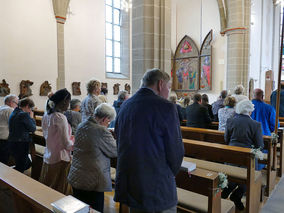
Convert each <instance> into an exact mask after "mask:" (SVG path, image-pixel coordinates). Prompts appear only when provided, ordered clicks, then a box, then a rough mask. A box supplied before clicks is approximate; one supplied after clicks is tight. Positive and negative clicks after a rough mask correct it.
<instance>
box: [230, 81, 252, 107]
mask: <svg viewBox="0 0 284 213" xmlns="http://www.w3.org/2000/svg"><path fill="white" fill-rule="evenodd" d="M232 97H234V98H235V99H236V103H239V102H240V101H242V100H248V97H247V96H245V95H244V86H243V85H241V84H239V85H237V86H236V87H235V89H234V94H233V95H232Z"/></svg>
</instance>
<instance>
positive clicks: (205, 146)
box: [183, 139, 262, 213]
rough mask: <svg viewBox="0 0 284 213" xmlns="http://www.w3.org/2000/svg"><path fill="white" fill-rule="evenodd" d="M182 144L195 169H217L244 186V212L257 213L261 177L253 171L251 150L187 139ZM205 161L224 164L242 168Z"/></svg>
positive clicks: (253, 162)
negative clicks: (195, 164)
mask: <svg viewBox="0 0 284 213" xmlns="http://www.w3.org/2000/svg"><path fill="white" fill-rule="evenodd" d="M183 142H184V148H185V155H186V156H187V157H190V159H189V160H190V161H192V162H195V163H197V167H199V168H203V169H208V170H212V171H216V170H214V169H215V168H216V167H218V171H221V172H224V173H226V174H227V175H228V178H229V181H232V182H236V183H241V184H246V186H247V192H246V212H250V213H257V212H259V208H260V199H259V195H260V192H261V177H262V175H261V172H259V171H255V157H254V154H253V153H251V149H249V148H242V147H235V146H228V145H223V144H216V143H209V142H203V141H196V140H188V139H183ZM209 153H210V154H209ZM198 159H201V160H198ZM207 161H213V162H222V163H225V162H226V163H230V164H233V165H237V166H241V167H244V168H240V167H235V166H230V165H224V164H221V163H213V162H207ZM204 167H208V168H204ZM230 171H231V172H230ZM233 173H234V174H233ZM244 177H246V178H245V179H244Z"/></svg>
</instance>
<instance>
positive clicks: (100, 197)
mask: <svg viewBox="0 0 284 213" xmlns="http://www.w3.org/2000/svg"><path fill="white" fill-rule="evenodd" d="M72 189H73V196H74V197H76V198H77V199H79V200H81V201H83V202H84V203H86V204H89V205H90V206H91V207H92V208H93V209H95V210H97V211H99V212H104V198H105V197H104V192H96V191H85V190H81V189H76V188H74V187H72Z"/></svg>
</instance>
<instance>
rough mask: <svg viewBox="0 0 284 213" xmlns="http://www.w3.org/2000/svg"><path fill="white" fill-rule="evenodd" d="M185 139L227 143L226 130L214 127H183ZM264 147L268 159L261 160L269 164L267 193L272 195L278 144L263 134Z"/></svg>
mask: <svg viewBox="0 0 284 213" xmlns="http://www.w3.org/2000/svg"><path fill="white" fill-rule="evenodd" d="M181 132H182V137H183V138H184V139H193V140H200V141H206V142H211V143H219V144H226V142H225V138H224V132H222V131H218V130H212V129H202V128H194V127H181ZM263 140H264V147H265V149H267V150H268V153H267V155H265V157H266V159H264V160H262V161H259V162H260V163H264V164H266V165H267V174H266V181H265V182H266V184H265V185H266V188H265V194H266V195H267V196H269V195H270V193H271V191H272V190H273V188H274V186H275V182H276V175H277V174H276V160H275V159H276V145H275V144H272V142H271V137H270V136H263Z"/></svg>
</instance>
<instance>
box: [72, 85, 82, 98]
mask: <svg viewBox="0 0 284 213" xmlns="http://www.w3.org/2000/svg"><path fill="white" fill-rule="evenodd" d="M80 85H81V83H80V82H73V83H72V95H81V88H80Z"/></svg>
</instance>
